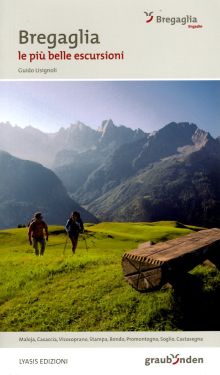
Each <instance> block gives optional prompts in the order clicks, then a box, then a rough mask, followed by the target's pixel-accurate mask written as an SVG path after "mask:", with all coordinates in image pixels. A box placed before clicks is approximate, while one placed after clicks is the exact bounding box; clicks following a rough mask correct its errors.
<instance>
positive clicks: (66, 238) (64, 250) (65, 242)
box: [63, 235, 69, 256]
mask: <svg viewBox="0 0 220 375" xmlns="http://www.w3.org/2000/svg"><path fill="white" fill-rule="evenodd" d="M68 238H69V237H68V235H66V242H65V245H64V249H63V256H64V254H65V251H66V246H67V242H68Z"/></svg>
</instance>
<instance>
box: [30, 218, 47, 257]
mask: <svg viewBox="0 0 220 375" xmlns="http://www.w3.org/2000/svg"><path fill="white" fill-rule="evenodd" d="M45 236H46V240H47V241H48V226H47V224H46V223H45V221H43V217H42V214H41V212H36V213H35V215H34V218H33V219H32V220H31V222H30V224H29V230H28V239H29V242H30V245H33V248H34V250H35V254H36V255H37V256H38V255H42V256H43V255H44V251H45V247H46V242H45ZM38 245H40V251H39V248H38Z"/></svg>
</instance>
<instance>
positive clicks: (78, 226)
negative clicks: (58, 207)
mask: <svg viewBox="0 0 220 375" xmlns="http://www.w3.org/2000/svg"><path fill="white" fill-rule="evenodd" d="M65 229H66V231H67V234H68V236H69V238H70V240H71V242H72V252H73V254H75V252H76V248H77V243H78V237H79V234H80V233H83V232H84V226H83V221H82V219H81V217H80V213H79V212H77V211H74V212H72V214H71V216H70V218H69V219H68V220H67V223H66V226H65Z"/></svg>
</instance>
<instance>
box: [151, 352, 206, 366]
mask: <svg viewBox="0 0 220 375" xmlns="http://www.w3.org/2000/svg"><path fill="white" fill-rule="evenodd" d="M198 363H200V364H203V363H204V358H202V357H192V356H191V355H190V356H188V357H181V356H180V354H175V355H174V354H168V355H167V356H165V357H148V358H145V366H150V365H159V364H168V365H174V366H175V365H180V364H184V365H190V364H191V365H192V364H198Z"/></svg>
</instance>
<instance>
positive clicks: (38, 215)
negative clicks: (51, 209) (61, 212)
mask: <svg viewBox="0 0 220 375" xmlns="http://www.w3.org/2000/svg"><path fill="white" fill-rule="evenodd" d="M34 217H35V219H41V218H42V213H41V212H36V213H35V214H34Z"/></svg>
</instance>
